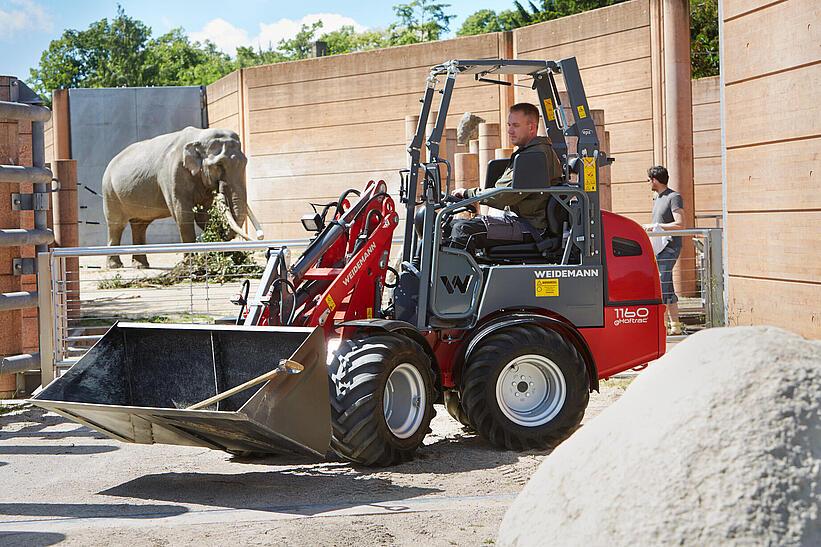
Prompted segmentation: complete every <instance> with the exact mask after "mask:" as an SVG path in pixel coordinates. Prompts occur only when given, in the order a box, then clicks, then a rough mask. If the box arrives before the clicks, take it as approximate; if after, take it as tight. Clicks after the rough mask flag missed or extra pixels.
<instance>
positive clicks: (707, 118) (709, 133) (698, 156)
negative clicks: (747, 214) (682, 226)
mask: <svg viewBox="0 0 821 547" xmlns="http://www.w3.org/2000/svg"><path fill="white" fill-rule="evenodd" d="M719 96H720V94H719V79H718V76H711V77H709V78H701V79H699V80H693V179H694V185H695V187H694V190H695V202H696V226H695V227H696V228H715V227H717V226H721V218H720V217H721V208H722V205H721V105H720V104H719Z"/></svg>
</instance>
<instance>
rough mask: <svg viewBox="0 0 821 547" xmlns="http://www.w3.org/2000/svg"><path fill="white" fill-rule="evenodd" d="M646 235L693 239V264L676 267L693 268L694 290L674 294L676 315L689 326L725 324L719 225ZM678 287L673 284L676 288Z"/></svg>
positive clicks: (683, 240)
mask: <svg viewBox="0 0 821 547" xmlns="http://www.w3.org/2000/svg"><path fill="white" fill-rule="evenodd" d="M647 235H649V236H650V237H664V236H681V238H682V244H686V241H687V240H691V241H692V242H693V245H694V246H695V250H696V252H695V261H694V265H688V264H686V263H685V264H681V265H680V267H681V268H683V269H684V270H693V271H694V274H695V275H694V278H695V280H696V291H697V292H696V294H695V295H686V294H685V295H681V294H679V295H678V296H679V315H680V316H681V318H682V319H683V320H684V323H685V326H686V327H687V328H689V329H690V330H696V329H701V328H709V327H723V326H725V325H726V312H725V307H724V267H723V264H724V262H723V247H722V237H723V236H722V229H721V228H697V229H690V230H664V231H660V232H650V233H648V234H647ZM679 290H680V288H679V287H676V291H679ZM684 336H685V335H680V336H668V340H678V339H681V338H683V337H684Z"/></svg>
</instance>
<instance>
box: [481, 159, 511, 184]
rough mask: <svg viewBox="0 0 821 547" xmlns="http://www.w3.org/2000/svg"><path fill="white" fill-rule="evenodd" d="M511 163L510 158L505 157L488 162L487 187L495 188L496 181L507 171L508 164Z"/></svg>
mask: <svg viewBox="0 0 821 547" xmlns="http://www.w3.org/2000/svg"><path fill="white" fill-rule="evenodd" d="M508 165H510V158H503V159H500V160H490V161H489V162H487V176H486V177H485V188H493V187H494V186H496V181H497V180H499V178H500V177H501V176H502V173H504V172H505V169H507V166H508Z"/></svg>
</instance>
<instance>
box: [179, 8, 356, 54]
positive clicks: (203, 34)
mask: <svg viewBox="0 0 821 547" xmlns="http://www.w3.org/2000/svg"><path fill="white" fill-rule="evenodd" d="M317 21H322V28H321V29H320V31H319V32H318V34H319V35H321V34H323V33H325V32H332V31H334V30H339V29H340V28H342V27H343V26H346V25H349V26H352V27H354V29H355V30H356V31H357V32H362V31H363V30H365V26H364V25H360V24H359V23H357V22H356V21H355V20H354V19H351V18H350V17H345V16H344V15H340V14H338V13H310V14H308V15H306V16H304V17H302V18H301V19H297V20H294V19H279V20H277V21H274V22H273V23H260V24H259V32H258V33H257V35H256V36H254V37H253V38H249V36H248V32H247V31H246V30H245V29H242V28H239V27H235V26H234V25H232V24H231V23H229V22H228V21H226V20H224V19H212V20H211V21H209V22H208V23H206V24H205V26H204V27H203V28H202V30H200V31H198V32H192V33H190V37H191V39H192V40H197V41H200V42H202V41H205V40H211V41H212V42H214V43H215V44H216V45H217V47H218V48H220V49H221V50H222V51H224V52H226V53H229V54H231V55H234V53H235V51H236V48H237V46H251V47H253V48H258V47H259V48H262V49H267V48H268V46H271V47H272V48H276V47H277V45H278V44H279V42H280V40H287V39H290V38H293V37H294V36H296V34H297V32H299V31H300V29H301V28H302V25H312V24H313V23H315V22H317Z"/></svg>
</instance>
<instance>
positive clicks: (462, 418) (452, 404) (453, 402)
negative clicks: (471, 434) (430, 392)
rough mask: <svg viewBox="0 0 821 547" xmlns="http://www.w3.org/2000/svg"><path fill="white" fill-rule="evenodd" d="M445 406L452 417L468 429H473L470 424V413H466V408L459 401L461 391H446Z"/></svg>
mask: <svg viewBox="0 0 821 547" xmlns="http://www.w3.org/2000/svg"><path fill="white" fill-rule="evenodd" d="M445 408H446V409H447V411H448V414H450V416H451V418H453V419H454V420H456V421H457V422H459V423H460V424H462V425H463V426H464V427H465V428H466V429H470V430H473V426H472V425H470V420H469V419H468V415H467V414H465V409H463V408H462V403H461V401H459V393H458V392H456V391H446V392H445Z"/></svg>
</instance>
